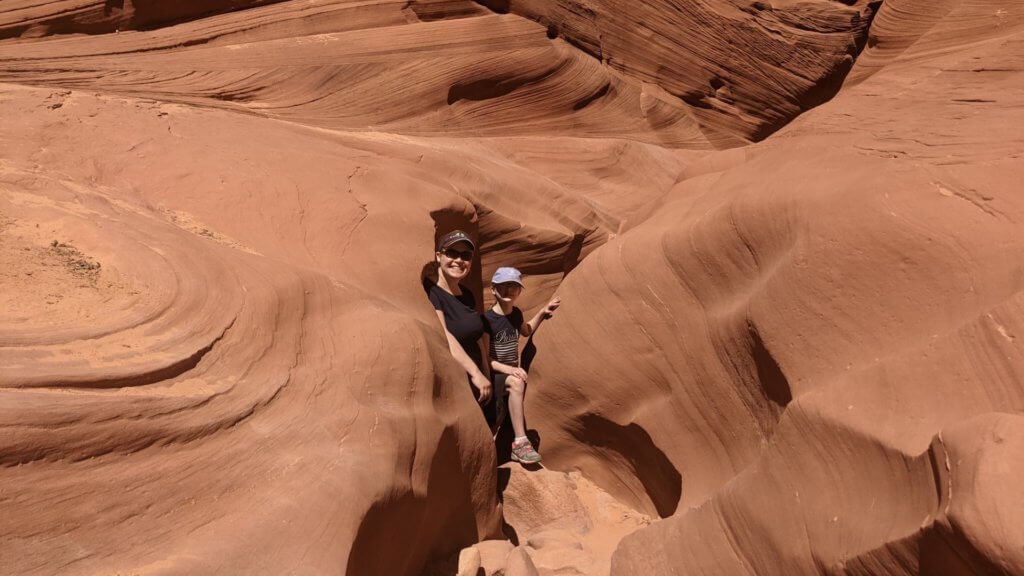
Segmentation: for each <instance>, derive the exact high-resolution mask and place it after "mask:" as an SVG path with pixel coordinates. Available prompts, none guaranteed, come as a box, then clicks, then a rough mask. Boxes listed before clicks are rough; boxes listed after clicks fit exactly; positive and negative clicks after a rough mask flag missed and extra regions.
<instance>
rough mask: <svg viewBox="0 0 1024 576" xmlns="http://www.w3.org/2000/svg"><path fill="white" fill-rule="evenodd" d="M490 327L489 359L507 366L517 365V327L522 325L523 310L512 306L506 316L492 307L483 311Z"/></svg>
mask: <svg viewBox="0 0 1024 576" xmlns="http://www.w3.org/2000/svg"><path fill="white" fill-rule="evenodd" d="M484 316H485V317H486V318H487V323H488V324H490V329H491V360H497V361H498V362H501V363H502V364H508V365H509V366H519V327H520V326H522V325H523V311H522V310H520V309H519V308H516V307H514V306H513V307H512V312H511V313H509V315H508V316H505V315H504V314H498V313H497V312H495V311H494V309H493V308H491V309H488V310H487V312H485V313H484Z"/></svg>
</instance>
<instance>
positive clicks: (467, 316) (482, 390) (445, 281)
mask: <svg viewBox="0 0 1024 576" xmlns="http://www.w3.org/2000/svg"><path fill="white" fill-rule="evenodd" d="M475 253H476V245H475V244H474V243H473V241H472V240H471V239H470V238H469V235H467V234H466V233H465V232H463V231H461V230H453V231H451V232H449V233H447V234H445V235H444V236H442V237H441V238H440V240H438V242H437V251H436V252H435V254H434V258H435V259H436V261H437V264H438V273H437V281H436V282H432V283H429V284H426V285H425V288H426V290H427V297H428V298H429V299H430V303H431V304H433V305H434V309H435V310H436V311H437V319H438V321H440V322H441V329H442V330H443V331H444V334H445V336H446V337H447V338H448V349H449V350H450V351H451V354H452V357H454V358H455V361H456V362H458V363H459V365H460V366H462V369H463V370H465V371H466V375H467V376H468V379H469V384H470V386H471V387H472V389H473V390H474V392H475V394H476V396H477V401H478V402H479V403H480V405H481V406H482V407H483V410H484V416H485V418H486V419H487V423H488V424H489V425H490V427H491V431H492V432H494V431H495V430H496V429H497V427H498V426H500V425H501V424H502V423H503V421H504V419H505V416H506V400H505V395H506V391H507V394H508V402H507V416H508V419H509V420H510V421H511V424H512V430H513V431H514V433H515V438H514V439H513V441H512V459H513V460H515V461H518V462H524V463H535V462H540V459H541V458H540V454H538V453H537V451H536V450H535V449H534V447H533V445H532V444H531V443H530V440H529V439H528V438H527V437H526V417H525V414H524V411H523V398H524V396H525V395H526V383H527V381H528V380H529V376H528V374H527V373H526V370H524V369H523V368H522V367H521V366H520V365H519V338H520V337H526V338H529V337H530V336H533V335H534V334H535V333H536V332H537V329H538V328H540V325H541V322H543V321H544V320H545V319H546V318H550V317H551V315H552V314H553V313H554V311H555V309H556V308H558V306H559V304H561V300H560V299H558V298H553V299H552V300H551V301H550V302H548V304H547V306H545V307H544V308H542V309H541V310H540V311H539V312H537V314H536V315H534V317H533V318H531V319H530V321H529V322H524V318H523V311H522V310H520V309H519V308H517V307H516V306H515V302H516V300H517V299H518V298H519V295H520V294H522V291H523V282H522V274H520V272H519V270H516V269H515V268H498V269H497V270H496V271H495V272H494V276H493V278H492V279H491V293H492V294H493V295H494V300H495V303H494V306H492V307H491V308H490V309H488V310H487V311H486V312H485V313H484V314H480V312H478V311H477V308H476V300H475V299H474V298H473V294H472V292H470V291H469V289H468V288H466V287H465V286H463V285H462V284H461V282H462V280H463V279H465V278H466V277H467V276H468V275H469V273H470V270H471V268H472V265H473V256H474V255H475Z"/></svg>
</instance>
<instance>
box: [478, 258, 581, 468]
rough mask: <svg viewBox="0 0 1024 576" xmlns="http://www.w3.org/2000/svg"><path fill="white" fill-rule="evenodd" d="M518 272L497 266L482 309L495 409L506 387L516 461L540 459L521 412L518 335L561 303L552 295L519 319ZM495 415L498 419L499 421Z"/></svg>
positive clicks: (523, 377)
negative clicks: (487, 303) (488, 298)
mask: <svg viewBox="0 0 1024 576" xmlns="http://www.w3.org/2000/svg"><path fill="white" fill-rule="evenodd" d="M522 276H523V275H522V274H521V273H520V272H519V270H516V269H515V268H498V269H497V270H496V271H495V272H494V277H493V278H491V292H492V293H493V294H494V299H495V303H494V306H493V307H491V309H489V310H488V311H487V312H486V313H485V316H486V318H487V322H488V324H490V330H491V332H490V333H491V345H490V357H491V370H492V371H493V372H492V377H493V382H494V390H496V391H497V392H496V394H497V396H498V401H499V412H502V411H503V410H500V408H501V401H502V400H504V398H503V395H504V390H505V389H506V388H507V389H508V415H509V418H510V419H511V420H512V430H513V431H514V432H515V439H514V440H513V441H512V459H513V460H515V461H517V462H524V463H531V464H532V463H535V462H540V459H541V458H540V454H538V453H537V451H536V450H535V449H534V448H533V444H531V443H530V440H529V439H528V438H527V437H526V417H525V415H524V413H523V398H524V397H525V396H526V382H527V380H528V375H527V373H526V370H523V369H522V368H521V367H520V366H519V337H520V336H524V337H527V338H529V337H530V336H533V335H534V334H536V332H537V329H538V328H540V324H541V322H543V321H544V320H545V319H546V318H550V317H551V316H552V314H554V312H555V309H556V308H558V306H559V305H560V304H561V303H562V301H561V299H559V298H553V299H552V300H551V301H550V302H548V305H547V306H545V307H544V308H542V309H541V310H540V311H539V312H537V314H536V315H535V316H534V317H533V318H532V319H530V321H529V322H523V311H522V310H520V309H519V308H517V307H516V306H515V301H516V299H517V298H519V295H520V294H522V292H523V282H522ZM501 416H503V414H500V415H499V420H498V422H499V423H500V422H501V420H500V418H501Z"/></svg>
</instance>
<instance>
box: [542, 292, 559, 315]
mask: <svg viewBox="0 0 1024 576" xmlns="http://www.w3.org/2000/svg"><path fill="white" fill-rule="evenodd" d="M561 305H562V299H561V298H557V297H556V298H552V299H551V301H550V302H548V305H547V306H545V307H544V317H545V318H551V317H552V316H554V314H555V310H557V309H558V307H559V306H561Z"/></svg>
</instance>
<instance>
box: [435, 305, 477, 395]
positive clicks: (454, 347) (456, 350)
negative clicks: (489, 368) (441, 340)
mask: <svg viewBox="0 0 1024 576" xmlns="http://www.w3.org/2000/svg"><path fill="white" fill-rule="evenodd" d="M435 312H437V319H438V321H439V322H441V330H442V331H443V332H444V335H445V337H446V338H447V339H448V351H449V352H451V355H452V358H455V361H456V362H458V363H459V366H461V367H462V369H463V370H465V371H466V374H469V379H470V381H472V382H473V385H474V386H476V387H477V388H478V389H479V390H480V398H478V400H479V401H480V403H481V404H483V403H485V402H487V401H488V400H490V399H491V379H490V378H488V377H487V376H485V375H484V373H483V372H481V371H480V367H479V366H477V365H476V364H475V363H474V362H473V359H472V358H470V357H469V354H466V351H465V350H463V349H462V345H461V344H459V341H458V340H456V339H455V335H454V334H452V333H451V332H449V331H448V324H446V323H445V321H444V312H442V311H441V310H435ZM485 353H486V350H485ZM484 358H485V362H484V365H486V364H487V363H486V358H487V356H484Z"/></svg>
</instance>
